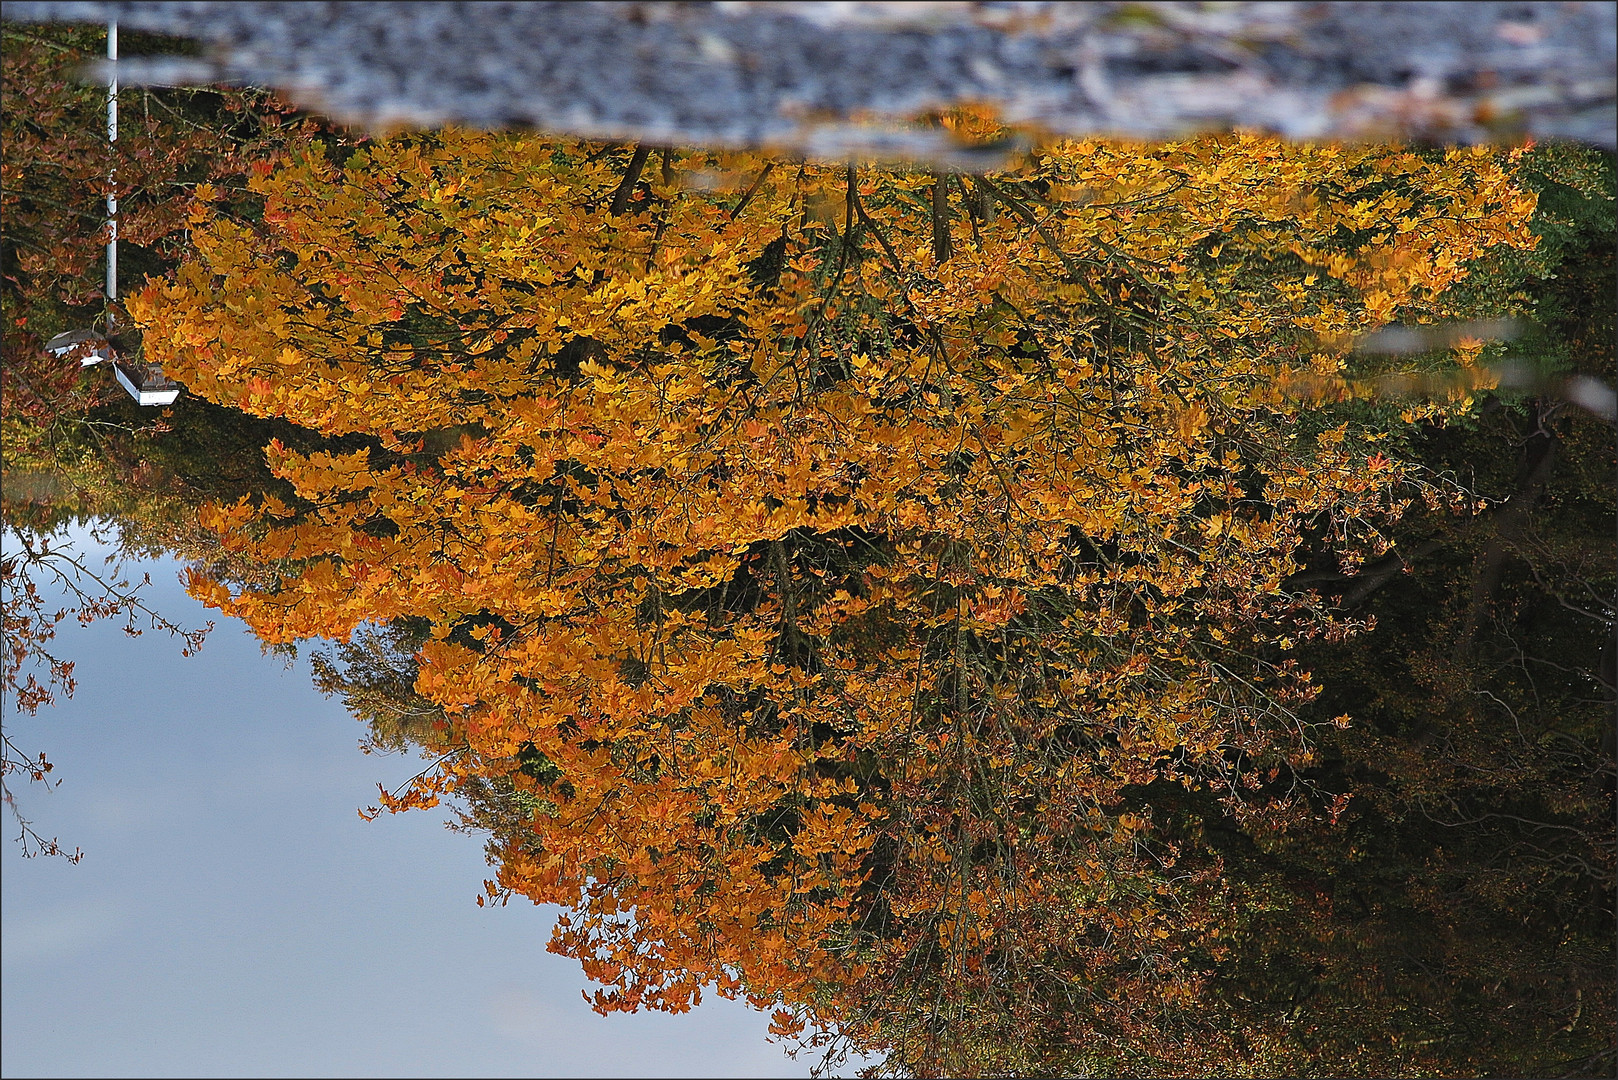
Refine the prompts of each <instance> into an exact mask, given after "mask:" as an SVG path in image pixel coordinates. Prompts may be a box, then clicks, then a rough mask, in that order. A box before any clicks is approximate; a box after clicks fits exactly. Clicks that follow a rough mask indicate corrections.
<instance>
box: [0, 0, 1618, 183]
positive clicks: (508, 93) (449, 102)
mask: <svg viewBox="0 0 1618 1080" xmlns="http://www.w3.org/2000/svg"><path fill="white" fill-rule="evenodd" d="M4 16H5V18H7V19H12V20H22V21H45V20H67V21H87V22H105V21H107V20H108V19H109V18H110V17H114V16H115V17H116V18H117V19H118V21H119V23H120V24H121V25H122V26H124V27H126V28H129V29H140V30H150V31H156V32H161V33H164V34H171V35H180V36H188V37H194V38H199V39H203V40H205V41H207V42H210V43H212V46H213V47H212V50H211V56H210V58H209V59H208V60H206V61H199V60H198V59H196V58H172V59H152V58H142V59H140V60H131V61H124V62H122V63H121V64H120V67H119V78H120V81H122V82H123V83H125V84H134V83H139V82H142V81H147V82H167V83H174V82H210V81H226V82H238V83H252V84H257V85H268V86H275V87H278V88H280V89H282V90H283V91H285V92H286V93H287V94H288V95H289V96H290V97H291V98H292V99H293V100H295V101H297V102H298V103H300V104H302V105H305V106H308V107H311V108H314V109H317V110H320V111H323V112H325V113H327V114H328V115H331V116H333V117H335V118H337V119H339V120H342V121H345V122H347V123H351V124H355V125H358V126H364V127H371V128H390V127H399V126H432V125H436V124H441V123H449V122H453V123H457V124H462V125H467V126H474V127H491V128H498V127H536V128H540V129H543V130H549V131H557V132H566V133H569V134H574V135H580V136H587V137H596V138H607V139H633V140H642V141H649V142H661V143H676V144H708V145H732V146H768V147H772V148H775V149H778V150H781V151H787V152H796V153H802V154H805V155H809V156H815V157H840V156H844V155H847V154H851V153H853V154H866V155H872V156H876V157H894V158H930V159H934V160H946V161H947V160H948V159H950V157H951V155H952V154H955V153H956V152H955V151H954V150H953V149H952V148H951V147H949V146H948V145H947V144H946V143H945V142H944V141H943V140H944V136H943V135H942V134H941V133H939V132H937V131H925V130H915V129H913V128H906V127H905V126H904V125H902V124H899V123H898V122H897V121H898V120H900V119H901V118H904V117H907V116H912V115H914V114H916V113H918V112H920V111H922V110H925V109H928V108H935V107H939V106H946V105H948V104H950V103H953V102H959V101H981V102H991V103H994V104H996V105H997V106H998V107H999V108H1000V109H1001V110H1002V112H1003V113H1004V115H1006V116H1007V117H1008V118H1010V119H1013V120H1016V121H1020V122H1026V123H1029V124H1031V125H1034V126H1036V127H1038V128H1042V129H1044V130H1047V131H1051V132H1060V133H1066V134H1075V135H1079V134H1124V135H1133V136H1141V137H1147V138H1162V137H1170V136H1175V135H1181V134H1185V133H1187V132H1190V131H1195V130H1206V129H1213V130H1221V129H1230V128H1232V127H1252V128H1259V129H1264V130H1269V131H1274V132H1277V133H1279V134H1282V135H1284V136H1287V137H1290V138H1298V139H1318V138H1345V139H1379V138H1416V139H1426V140H1435V141H1446V142H1448V141H1455V142H1478V141H1488V140H1492V139H1507V138H1516V137H1520V136H1522V135H1532V136H1535V137H1540V138H1545V137H1552V138H1568V139H1575V140H1580V141H1584V142H1589V143H1594V144H1596V145H1599V146H1603V147H1607V148H1612V147H1613V146H1614V143H1615V141H1618V133H1615V128H1618V113H1615V109H1614V100H1615V70H1618V5H1615V4H1613V3H1331V4H1326V3H1245V4H1242V3H1239V4H1220V5H1213V4H1193V3H1162V4H1138V3H1137V4H1121V3H1096V4H1060V3H999V4H992V3H955V4H946V3H915V4H884V3H840V4H839V3H823V4H811V3H789V4H758V3H728V4H727V3H709V4H700V3H661V4H654V3H638V4H636V3H615V4H597V3H527V4H524V3H477V4H471V3H379V2H372V3H277V2H234V3H217V2H210V0H190V2H173V3H150V2H133V3H130V2H126V3H85V2H74V3H62V2H46V3H41V2H23V0H8V2H7V3H6V4H5V6H4ZM856 119H857V120H860V121H861V122H859V123H855V122H853V121H854V120H856ZM956 156H959V155H958V154H957V155H956Z"/></svg>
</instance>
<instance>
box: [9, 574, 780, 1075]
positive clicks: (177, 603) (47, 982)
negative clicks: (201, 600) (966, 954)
mask: <svg viewBox="0 0 1618 1080" xmlns="http://www.w3.org/2000/svg"><path fill="white" fill-rule="evenodd" d="M143 569H146V570H149V571H150V573H151V576H152V582H153V586H152V588H151V590H150V594H151V596H152V598H153V600H154V601H155V604H154V606H155V607H156V608H157V609H158V610H160V611H162V612H163V613H164V614H166V615H169V616H170V617H173V618H175V619H176V620H178V621H181V622H186V623H189V624H192V625H200V624H202V623H203V622H206V620H207V618H208V617H209V615H215V616H216V615H217V613H214V612H208V611H206V610H205V609H204V608H203V607H202V605H200V604H198V603H197V602H196V601H194V600H192V599H190V598H189V597H188V596H186V595H185V593H184V591H183V589H182V588H181V586H180V585H179V584H178V582H177V580H176V574H177V572H178V569H179V564H178V563H177V562H173V561H154V562H153V563H151V564H149V565H148V566H146V567H143ZM58 644H60V645H61V646H62V650H61V651H62V653H63V654H64V655H68V656H71V657H73V658H75V659H76V660H77V661H78V667H77V671H76V674H77V677H78V680H79V688H78V692H77V693H76V694H75V695H74V697H73V698H72V699H70V700H66V701H62V702H59V703H58V705H57V706H55V707H53V708H47V709H42V710H41V711H40V713H39V715H38V716H37V717H22V718H11V717H8V718H7V725H8V727H10V726H12V724H13V723H15V729H16V734H17V737H18V742H19V743H20V744H21V745H23V746H27V747H44V748H45V749H46V750H47V752H48V753H49V754H50V756H51V759H52V760H53V761H54V762H55V763H56V765H57V769H56V772H55V774H54V775H55V776H57V777H61V778H62V779H63V781H64V782H63V783H62V785H61V787H60V788H58V789H56V790H54V791H52V792H50V793H46V792H44V791H43V790H42V789H40V788H39V787H38V786H35V787H33V788H32V789H28V788H26V787H25V788H24V789H23V791H22V793H21V794H22V797H23V798H24V799H26V803H25V804H24V809H25V811H26V812H28V813H29V814H30V815H31V816H32V817H33V818H34V820H35V822H36V824H37V825H38V827H40V829H41V831H42V832H44V833H45V834H46V835H55V836H58V837H60V838H61V840H62V841H63V843H64V844H65V845H66V846H67V847H68V848H69V849H71V848H72V847H73V846H75V845H77V846H79V847H82V848H83V849H84V851H85V852H86V857H85V859H84V861H83V862H82V863H81V864H80V865H78V866H76V867H75V866H69V865H67V864H66V863H65V862H64V861H63V860H59V859H36V860H32V861H24V860H22V859H21V858H20V857H19V856H18V849H17V848H16V846H15V845H11V844H7V845H5V853H4V856H3V857H4V859H5V874H4V967H3V993H4V997H3V1013H0V1016H3V1027H0V1031H3V1052H0V1053H3V1056H0V1069H3V1071H4V1072H5V1074H6V1075H7V1076H47V1075H53V1076H73V1075H79V1076H83V1075H101V1076H124V1075H148V1076H151V1075H171V1076H216V1075H244V1076H246V1075H280V1076H289V1075H387V1074H395V1075H444V1074H455V1075H484V1076H513V1075H523V1076H536V1075H537V1076H569V1075H592V1076H634V1075H646V1074H657V1075H666V1076H704V1075H712V1076H802V1075H807V1074H808V1071H809V1066H810V1064H811V1063H810V1062H808V1061H806V1060H805V1061H796V1062H795V1061H792V1060H790V1059H788V1058H787V1057H786V1056H785V1055H784V1054H783V1053H782V1052H781V1051H780V1050H779V1049H778V1048H777V1047H775V1046H773V1045H771V1044H769V1043H767V1042H766V1041H765V1028H766V1026H767V1024H768V1018H767V1017H766V1016H764V1015H763V1014H760V1013H757V1012H755V1011H753V1010H751V1009H748V1008H746V1007H745V1006H743V1005H741V1004H739V1003H735V1002H727V1001H708V1002H705V1003H704V1004H703V1005H702V1006H701V1007H699V1008H697V1009H696V1010H694V1011H693V1012H691V1013H688V1014H685V1015H683V1016H670V1015H665V1014H644V1015H634V1016H628V1015H617V1016H612V1017H600V1016H597V1015H595V1014H594V1013H592V1012H591V1011H590V1009H589V1007H588V1006H587V1005H585V1003H584V1002H583V1001H582V1000H581V998H580V994H579V990H580V988H581V986H582V985H583V983H584V980H583V978H582V976H581V974H580V972H579V969H578V965H577V964H576V963H575V962H574V961H572V960H568V959H564V958H562V957H558V956H553V955H550V954H549V953H547V952H546V951H545V942H546V940H547V938H548V936H549V931H550V925H551V922H552V919H553V917H554V912H553V911H552V910H550V909H538V908H535V907H533V906H531V905H528V904H526V903H512V904H511V905H510V906H509V907H506V908H489V909H480V908H478V907H477V906H476V905H475V903H474V897H475V895H476V893H477V891H478V885H479V883H480V882H481V881H482V880H483V878H484V877H486V876H487V875H488V874H489V872H490V871H489V869H488V868H487V867H486V866H485V865H484V864H483V859H482V844H481V842H480V841H479V840H478V839H477V838H475V837H470V836H464V835H460V834H457V833H453V832H449V831H447V830H446V829H444V828H443V820H444V814H443V813H442V812H439V811H432V812H428V813H415V814H403V815H398V816H384V817H383V818H381V819H378V820H377V821H375V822H372V823H369V824H367V823H365V822H362V821H360V820H359V818H358V817H357V816H356V814H355V809H356V808H357V807H359V806H361V805H363V804H364V803H365V802H366V801H367V800H371V801H374V794H375V791H376V788H375V784H376V783H377V782H379V781H380V782H384V783H387V784H388V785H389V786H390V787H391V786H393V785H395V784H397V783H399V782H400V781H402V780H404V779H406V778H407V777H408V776H409V775H410V774H411V773H413V772H414V771H415V769H416V768H419V763H417V762H416V761H415V759H414V758H412V757H402V756H400V757H367V756H364V755H362V754H361V753H360V752H359V751H358V750H357V748H356V746H357V742H358V739H359V736H360V734H361V731H360V728H359V725H357V724H356V723H355V722H354V720H353V719H352V718H351V717H350V716H349V715H348V714H347V713H346V712H345V711H344V710H343V708H342V705H341V703H340V702H336V701H329V700H327V699H325V698H323V697H322V696H321V695H319V694H318V693H316V692H315V690H314V689H313V688H312V687H311V685H310V681H309V673H308V669H307V666H306V664H305V663H303V662H301V661H300V662H299V663H297V664H296V665H294V666H293V667H292V668H290V669H288V668H285V667H284V666H283V664H282V661H281V660H280V659H279V658H277V657H275V656H266V655H263V654H262V653H261V652H260V649H259V645H258V642H257V641H256V640H255V639H254V638H253V637H252V636H251V635H250V634H249V633H248V632H247V631H246V630H245V629H244V628H243V627H242V625H241V624H240V623H239V622H236V621H235V620H221V621H220V625H219V626H218V627H217V629H216V630H215V631H214V633H213V635H212V636H210V638H209V639H208V642H207V644H206V645H205V646H204V648H203V650H202V652H201V653H200V654H199V655H197V656H195V657H192V658H190V659H181V657H180V656H179V646H178V644H177V643H176V642H175V641H174V640H172V639H169V638H166V637H164V636H161V635H158V634H151V633H148V634H147V635H145V636H143V637H141V638H138V639H135V638H129V637H127V636H125V634H124V633H123V631H122V630H121V628H120V627H119V625H117V624H109V623H100V624H96V625H92V626H90V627H88V628H81V627H79V626H77V625H76V624H74V623H72V622H71V621H69V622H68V623H65V624H64V625H63V626H62V627H61V628H60V629H59V631H58ZM7 824H8V826H9V825H10V822H9V820H8V822H7Z"/></svg>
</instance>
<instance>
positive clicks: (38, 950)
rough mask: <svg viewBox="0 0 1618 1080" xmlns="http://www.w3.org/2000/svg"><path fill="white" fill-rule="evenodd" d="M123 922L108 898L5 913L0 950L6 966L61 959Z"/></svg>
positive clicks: (123, 916)
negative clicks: (44, 908) (47, 908)
mask: <svg viewBox="0 0 1618 1080" xmlns="http://www.w3.org/2000/svg"><path fill="white" fill-rule="evenodd" d="M127 921H128V918H127V912H126V911H125V910H124V908H123V906H122V905H121V904H119V903H118V902H117V901H115V900H113V899H111V898H110V897H103V898H99V899H89V900H75V901H71V902H69V903H66V904H63V905H62V906H61V907H58V908H53V909H50V910H46V911H33V912H24V913H22V914H20V915H19V914H14V913H13V912H11V911H8V912H7V913H6V920H5V933H4V938H3V940H0V947H3V949H4V951H5V956H6V963H7V965H8V966H9V965H10V964H13V963H31V962H40V961H48V960H58V959H63V958H66V957H69V956H72V955H73V954H75V953H78V952H82V951H84V950H86V949H89V948H91V947H93V946H95V945H98V944H100V943H101V942H103V941H105V940H107V939H108V938H110V937H112V936H114V935H115V934H116V933H117V932H118V930H119V929H120V928H121V927H122V926H123V925H124V924H125V923H126V922H127Z"/></svg>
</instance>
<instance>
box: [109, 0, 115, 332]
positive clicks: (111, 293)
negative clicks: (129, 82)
mask: <svg viewBox="0 0 1618 1080" xmlns="http://www.w3.org/2000/svg"><path fill="white" fill-rule="evenodd" d="M107 59H108V60H110V61H112V63H111V64H110V65H109V66H110V68H111V73H110V75H109V76H108V81H107V142H108V143H109V144H110V145H111V146H112V147H113V148H114V149H116V148H117V146H118V64H117V60H118V24H117V23H116V22H110V23H108V24H107ZM117 180H118V171H117V168H116V166H113V167H111V168H109V170H108V172H107V333H108V335H109V336H110V335H111V334H112V304H113V302H114V301H116V300H117V299H118V188H117V186H116V185H117Z"/></svg>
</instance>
